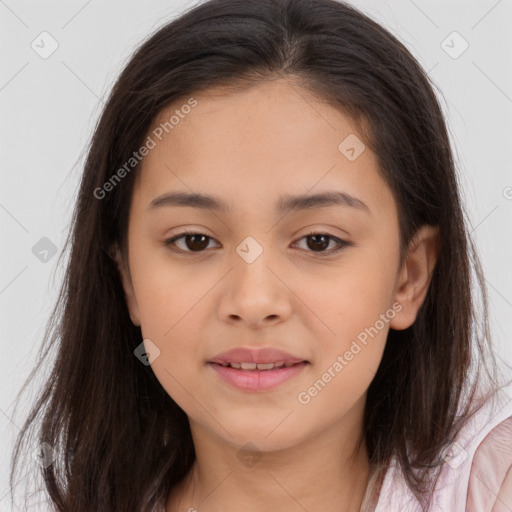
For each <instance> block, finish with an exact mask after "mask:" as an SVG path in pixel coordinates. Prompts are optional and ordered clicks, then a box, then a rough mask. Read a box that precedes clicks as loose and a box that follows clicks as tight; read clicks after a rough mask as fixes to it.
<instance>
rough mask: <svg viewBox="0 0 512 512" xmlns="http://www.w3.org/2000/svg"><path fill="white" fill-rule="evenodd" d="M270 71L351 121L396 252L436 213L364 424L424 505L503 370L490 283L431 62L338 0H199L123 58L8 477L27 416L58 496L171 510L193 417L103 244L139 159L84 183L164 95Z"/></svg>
mask: <svg viewBox="0 0 512 512" xmlns="http://www.w3.org/2000/svg"><path fill="white" fill-rule="evenodd" d="M276 78H284V79H286V80H288V81H289V83H290V84H293V86H294V87H295V86H297V87H302V88H304V89H305V90H308V91H310V92H311V93H312V94H314V95H315V96H316V97H318V98H319V99H321V100H323V101H327V102H329V103H330V104H332V105H334V106H335V107H336V108H339V109H340V110H341V111H343V112H344V113H347V114H348V115H350V117H351V118H352V119H353V120H354V121H355V122H356V123H357V124H358V126H359V127H360V131H361V134H362V135H363V136H364V138H365V143H366V144H367V145H368V147H370V148H371V150H372V151H374V152H375V154H376V155H377V157H378V161H379V165H380V170H381V172H382V176H383V177H384V179H385V181H386V182H387V184H388V185H389V187H390V189H391V190H392V192H393V195H394V198H395V200H396V203H397V206H398V210H399V219H400V225H399V228H400V244H401V247H400V248H401V256H402V261H403V258H404V257H405V254H406V249H407V247H408V244H409V242H410V241H411V240H412V239H413V236H414V234H415V233H416V231H417V229H418V228H419V227H420V226H422V225H424V224H429V225H433V226H439V227H440V236H441V249H440V255H439V259H438V261H437V264H436V266H435V269H434V272H433V276H432V281H431V284H430V287H429V290H428V294H427V296H426V298H425V301H424V303H423V304H422V306H421V309H420V311H419V313H418V316H417V319H416V321H415V322H414V324H413V325H412V326H411V327H410V328H408V329H405V330H403V331H394V330H393V329H391V330H390V332H389V335H388V339H387V344H386V348H385V352H384V355H383V359H382V362H381V365H380V367H379V370H378V372H377V374H376V375H375V378H374V380H373V381H372V383H371V385H370V387H369V390H368V395H367V402H366V409H365V417H364V432H363V434H364V440H365V442H366V444H367V449H368V454H369V457H370V462H371V464H372V466H373V467H386V466H387V465H388V464H389V462H390V460H391V457H392V456H396V457H397V459H398V461H399V462H400V465H401V468H402V470H403V472H404V474H405V477H406V480H407V482H408V484H409V486H410V487H411V489H412V490H413V491H414V493H415V494H416V495H417V497H418V498H421V500H422V503H424V504H425V506H427V501H428V499H427V498H428V492H429V489H430V488H431V485H432V479H431V474H430V473H431V471H432V470H433V469H435V468H437V467H439V464H440V463H442V453H443V450H444V449H445V448H446V447H447V446H448V445H449V443H450V442H451V440H453V438H454V436H455V434H456V433H457V432H458V431H459V429H460V427H461V426H462V425H463V424H464V422H465V421H466V419H467V418H468V416H469V415H470V414H471V413H472V412H473V411H474V410H476V409H472V408H471V407H470V405H471V403H476V401H472V400H471V399H472V398H473V397H474V396H476V393H477V391H478V389H480V386H479V384H480V379H481V378H482V376H483V375H484V370H485V375H486V377H487V380H486V384H487V388H486V389H488V390H489V394H490V393H492V391H493V390H494V389H496V388H498V386H499V382H498V377H497V376H498V373H499V372H498V369H497V365H496V361H495V359H494V356H493V353H492V346H491V342H490V336H489V329H488V324H487V298H486V290H485V283H484V280H483V276H482V271H481V266H480V263H479V260H478V257H477V254H476V251H475V248H474V245H473V242H472V241H471V239H470V237H469V234H468V231H467V228H466V222H467V221H466V219H465V215H466V213H465V211H464V210H463V206H462V204H461V199H460V194H459V186H458V183H457V175H456V170H455V166H454V162H453V157H452V152H451V148H450V142H449V137H448V133H447V128H446V126H445V121H444V119H443V115H442V112H441V108H440V105H439V103H438V100H437V99H436V95H435V93H434V90H433V87H432V84H431V82H430V79H429V77H428V76H427V75H426V73H425V72H424V70H423V69H422V68H421V67H420V66H419V64H418V63H417V62H416V60H415V59H414V58H413V57H412V55H411V54H410V53H409V51H408V50H407V49H406V48H405V47H404V46H403V45H402V44H401V43H400V42H399V41H398V40H397V39H396V38H395V37H393V36H392V35H391V34H390V33H389V32H388V31H386V30H385V29H383V28H382V27H381V26H380V25H379V24H377V23H376V22H374V21H372V20H371V19H370V18H368V17H367V16H365V15H363V14H362V13H360V12H359V11H358V10H356V9H354V8H353V7H351V6H349V5H347V4H345V3H342V2H337V1H334V0H211V1H207V2H204V3H202V4H199V5H196V6H193V7H192V8H189V10H188V11H186V12H185V13H183V14H182V15H181V16H180V17H179V18H177V19H175V20H173V21H172V22H170V23H168V24H166V25H165V26H163V27H162V28H160V29H159V30H158V31H156V33H154V34H153V35H151V37H149V38H148V39H147V41H145V42H144V43H143V44H142V45H141V46H140V48H139V49H138V50H137V51H136V52H135V54H134V55H133V57H132V58H131V59H130V61H129V62H128V64H127V65H126V67H125V69H124V70H123V71H122V73H121V75H120V76H119V78H118V80H117V82H116V84H115V85H114V87H113V90H112V92H111V94H110V97H109V98H108V101H107V103H106V105H105V108H104V110H103V112H102V115H101V117H100V119H99V122H98V124H97V126H96V128H95V131H94V134H93V137H92V140H91V143H90V146H89V150H88V155H87V158H86V162H85V168H84V172H83V176H82V180H81V184H80V189H79V195H78V198H77V202H76V207H75V210H74V213H73V219H72V229H71V230H70V234H69V236H68V239H67V241H66V246H65V248H64V250H67V249H69V250H70V254H69V261H68V263H67V268H66V274H65V279H64V282H63V284H62V288H61V291H60V294H59V297H58V301H57V304H56V305H55V309H54V310H53V313H52V317H51V320H50V322H49V323H48V325H47V330H46V332H45V339H44V342H43V344H42V347H41V350H40V353H39V362H38V365H37V368H41V367H44V366H45V365H47V364H48V363H47V362H45V361H46V359H47V358H48V356H49V354H51V349H53V351H55V358H54V361H53V362H52V365H53V366H52V371H51V375H50V376H49V378H48V379H47V381H46V382H45V384H44V387H43V389H42V390H41V391H40V394H39V396H38V399H37V401H36V403H35V405H33V408H32V410H31V412H30V414H29V415H28V418H27V419H26V421H25V424H24V425H23V429H22V433H21V434H20V436H19V438H18V440H17V443H16V447H15V451H14V453H13V460H12V468H11V480H10V484H11V488H13V487H14V482H15V480H17V479H16V478H15V471H16V468H17V465H18V459H19V457H20V454H21V449H22V447H23V446H24V445H23V443H24V441H26V437H27V436H28V434H29V432H31V429H33V428H34V427H37V430H36V433H35V435H36V438H37V444H38V445H39V444H40V443H48V445H50V446H51V447H53V449H54V450H55V453H56V459H55V460H54V461H53V463H51V464H49V465H47V466H45V467H41V473H40V475H42V477H43V480H44V486H45V489H46V491H47V493H48V495H49V497H50V499H51V502H52V503H53V504H54V507H55V510H58V511H66V512H71V511H72V512H85V511H87V512H90V511H93V510H94V511H97V512H100V511H101V512H114V511H116V512H121V511H122V512H126V511H141V512H149V511H152V510H155V509H158V508H160V509H163V506H164V504H165V500H166V498H167V496H168V493H169V491H170V489H171V488H172V487H173V486H174V485H175V484H176V483H177V482H179V481H180V480H182V479H183V477H184V476H185V475H186V473H187V472H188V470H189V469H190V468H191V466H192V464H193V462H194V458H195V452H194V446H193V443H192V438H191V434H190V428H189V423H188V419H187V416H186V414H185V412H184V411H183V410H182V409H181V408H180V407H178V405H177V404H176V403H175V402H174V401H173V400H172V398H171V397H170V396H169V395H168V394H167V392H166V391H165V390H164V389H163V387H162V386H161V384H160V383H159V382H158V380H157V379H156V377H155V375H154V373H153V372H152V369H151V367H150V366H145V365H143V364H141V363H140V361H139V360H138V359H137V358H136V357H134V349H135V348H136V347H137V346H138V345H140V343H141V341H142V334H141V329H140V327H136V326H134V325H133V324H132V323H131V321H130V317H129V314H128V310H127V307H126V303H125V297H124V292H123V288H122V285H121V281H120V276H119V272H118V269H117V266H116V263H115V261H114V260H113V258H112V248H113V247H115V246H116V245H115V244H117V246H119V247H120V248H121V250H122V254H123V255H124V256H126V249H127V247H126V232H127V219H128V212H129V206H130V199H131V194H132V189H133V183H134V179H135V176H136V174H137V171H138V169H139V167H140V166H135V167H134V168H133V170H132V171H131V172H130V173H128V174H127V175H126V177H124V178H123V179H122V180H120V181H119V183H117V184H116V186H115V187H113V190H111V191H110V192H109V193H108V194H106V195H105V197H103V198H102V199H98V198H97V197H96V196H95V194H94V191H95V190H97V189H98V188H100V187H102V186H103V184H104V183H105V182H107V181H108V180H109V179H110V178H111V177H112V175H113V174H114V173H115V172H116V171H117V170H118V169H119V168H121V167H122V166H123V165H124V164H125V163H126V162H127V161H128V160H129V159H130V157H131V156H132V154H133V152H134V151H136V150H137V149H138V148H140V147H141V145H142V144H143V142H144V140H145V139H146V137H147V135H148V132H149V130H150V128H151V126H152V123H153V122H154V120H155V118H156V116H157V114H158V113H159V112H161V110H162V109H164V108H165V107H166V106H168V105H170V104H171V103H175V102H177V101H178V100H180V99H182V98H187V97H190V96H192V95H193V94H197V93H199V92H200V91H205V90H207V89H208V88H212V87H223V88H224V87H225V91H226V94H229V92H230V91H237V90H240V89H241V88H244V87H250V86H252V85H256V84H258V82H260V81H262V80H272V79H276ZM472 269H474V271H475V276H476V282H477V284H478V285H479V288H480V291H481V297H482V299H483V300H482V304H481V310H482V319H481V320H479V319H478V318H477V315H476V309H477V308H476V307H475V306H476V303H475V299H474V296H473V294H472V291H471V288H472V283H473V276H472ZM37 368H35V369H34V370H33V372H32V374H31V375H30V377H29V379H28V381H27V383H26V384H25V386H26V385H27V384H28V382H29V381H31V380H32V378H33V375H34V374H35V372H36V371H37ZM477 384H478V386H477ZM25 386H24V387H23V388H22V391H23V389H25ZM482 389H484V388H482Z"/></svg>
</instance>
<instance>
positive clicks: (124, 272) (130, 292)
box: [110, 244, 141, 326]
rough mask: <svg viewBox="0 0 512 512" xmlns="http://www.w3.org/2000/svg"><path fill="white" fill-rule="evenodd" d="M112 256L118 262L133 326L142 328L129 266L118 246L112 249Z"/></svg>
mask: <svg viewBox="0 0 512 512" xmlns="http://www.w3.org/2000/svg"><path fill="white" fill-rule="evenodd" d="M110 254H111V256H112V258H113V259H114V261H115V262H116V264H117V268H118V270H119V275H120V277H121V282H122V285H123V289H124V296H125V299H126V306H127V308H128V312H129V313H130V319H131V321H132V323H133V325H137V326H140V324H141V322H140V318H139V306H138V304H137V299H136V298H135V292H134V289H133V283H132V279H131V276H130V272H129V270H128V268H127V264H126V262H125V261H124V259H123V257H122V255H121V251H120V250H119V247H118V246H117V244H115V245H114V246H113V247H112V249H111V251H110Z"/></svg>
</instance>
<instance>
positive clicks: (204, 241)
mask: <svg viewBox="0 0 512 512" xmlns="http://www.w3.org/2000/svg"><path fill="white" fill-rule="evenodd" d="M181 239H183V240H181ZM303 239H310V240H311V243H307V244H306V245H307V247H308V248H310V249H311V248H312V249H314V250H312V251H311V252H315V253H326V254H333V253H335V252H338V251H341V250H342V249H344V248H345V247H348V246H350V245H352V243H351V242H347V241H345V240H342V239H341V238H338V237H336V236H334V235H330V234H329V233H321V232H311V233H308V234H307V235H304V236H303V237H301V238H300V239H299V240H303ZM208 240H214V239H213V238H212V237H210V236H208V235H205V234H204V233H199V232H192V231H187V232H184V233H180V234H179V235H176V236H174V237H172V238H170V239H169V240H166V241H165V242H164V245H165V246H169V247H170V246H176V247H178V249H175V248H174V247H171V249H172V250H173V251H176V252H203V251H204V249H206V248H207V247H208ZM178 241H183V242H184V245H185V247H184V248H183V247H179V246H178V244H177V242H178ZM332 241H335V242H336V243H337V247H335V248H334V249H331V250H329V251H326V250H325V249H326V248H327V247H329V245H330V242H332ZM318 249H319V250H318Z"/></svg>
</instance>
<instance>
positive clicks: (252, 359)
mask: <svg viewBox="0 0 512 512" xmlns="http://www.w3.org/2000/svg"><path fill="white" fill-rule="evenodd" d="M280 361H284V363H302V362H303V361H305V362H308V361H306V360H305V359H303V358H301V357H295V356H292V355H291V354H289V353H288V352H284V351H283V350H279V349H277V348H273V347H263V348H258V349H254V348H244V347H237V348H233V349H231V350H228V351H227V352H222V353H220V354H217V355H216V356H215V357H214V358H213V359H210V360H209V361H208V362H209V363H217V364H226V363H277V362H280Z"/></svg>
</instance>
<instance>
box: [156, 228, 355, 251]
mask: <svg viewBox="0 0 512 512" xmlns="http://www.w3.org/2000/svg"><path fill="white" fill-rule="evenodd" d="M187 235H205V236H206V237H207V238H209V239H210V240H214V238H213V237H211V236H208V235H206V234H205V233H201V232H200V231H184V232H183V233H180V234H178V235H176V236H173V237H172V238H170V239H168V240H165V242H164V246H166V247H169V248H170V249H171V250H172V251H174V252H179V253H191V254H194V253H196V254H200V253H202V252H205V250H206V249H203V250H202V251H189V250H184V249H176V248H173V247H171V245H173V244H174V243H175V242H176V241H177V240H179V239H180V238H183V237H185V236H187ZM318 235H320V236H326V237H328V238H330V239H331V240H334V241H336V242H337V243H338V247H337V248H335V249H334V250H330V251H307V252H312V253H313V254H319V255H320V256H322V255H324V254H325V255H327V256H330V255H332V254H335V253H338V252H340V251H342V250H343V249H345V248H346V247H349V246H351V245H352V243H351V242H347V241H346V240H342V239H341V238H338V237H337V236H334V235H331V234H329V233H324V232H320V231H311V232H310V233H307V234H305V235H303V236H302V237H301V238H299V240H302V239H303V238H308V237H310V236H318Z"/></svg>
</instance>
